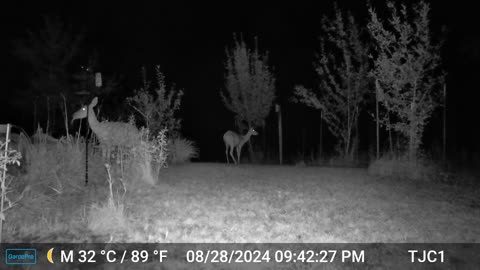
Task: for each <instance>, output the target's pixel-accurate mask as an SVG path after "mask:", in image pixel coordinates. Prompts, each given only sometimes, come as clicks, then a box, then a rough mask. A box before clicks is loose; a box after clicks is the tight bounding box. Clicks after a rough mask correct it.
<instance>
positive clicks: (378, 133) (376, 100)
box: [375, 80, 380, 159]
mask: <svg viewBox="0 0 480 270" xmlns="http://www.w3.org/2000/svg"><path fill="white" fill-rule="evenodd" d="M379 88H380V84H379V83H378V80H375V117H376V133H377V136H376V137H377V138H376V139H377V159H379V158H380V126H379V116H378V91H379V90H380V89H379Z"/></svg>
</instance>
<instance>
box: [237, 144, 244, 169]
mask: <svg viewBox="0 0 480 270" xmlns="http://www.w3.org/2000/svg"><path fill="white" fill-rule="evenodd" d="M242 146H243V145H239V146H237V160H238V163H239V164H240V156H241V154H242Z"/></svg>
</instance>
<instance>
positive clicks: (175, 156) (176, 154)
mask: <svg viewBox="0 0 480 270" xmlns="http://www.w3.org/2000/svg"><path fill="white" fill-rule="evenodd" d="M168 150H169V153H170V158H169V161H170V162H171V163H183V162H188V161H190V159H192V158H196V157H198V148H197V147H196V146H195V143H194V142H193V141H189V140H187V139H185V138H181V137H177V138H175V139H173V140H169V142H168Z"/></svg>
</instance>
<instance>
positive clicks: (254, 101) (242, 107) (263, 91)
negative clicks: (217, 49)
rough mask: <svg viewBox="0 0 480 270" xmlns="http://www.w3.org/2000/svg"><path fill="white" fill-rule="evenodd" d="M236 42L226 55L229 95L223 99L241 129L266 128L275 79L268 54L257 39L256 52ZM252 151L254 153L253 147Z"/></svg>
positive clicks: (227, 93) (242, 42) (239, 41)
mask: <svg viewBox="0 0 480 270" xmlns="http://www.w3.org/2000/svg"><path fill="white" fill-rule="evenodd" d="M234 41H235V47H234V48H232V49H231V50H228V49H227V52H226V55H227V60H226V63H225V68H226V71H227V73H226V75H225V89H226V91H225V93H223V92H220V95H221V96H222V100H223V103H224V104H225V106H226V107H227V108H228V109H229V110H230V111H231V112H233V113H234V114H235V119H236V122H237V123H239V124H240V125H241V126H243V127H248V128H251V127H254V126H263V125H264V122H265V118H266V117H267V116H268V114H269V113H270V110H271V108H272V105H273V101H274V99H275V77H274V75H273V72H272V71H271V69H270V68H269V65H268V56H267V53H266V54H261V53H260V52H259V50H258V46H257V44H256V43H257V42H256V39H255V49H254V50H250V49H248V48H247V46H246V44H245V42H244V41H243V40H238V39H237V38H236V37H234ZM249 145H250V144H249ZM249 149H250V153H251V152H252V148H251V145H250V148H249Z"/></svg>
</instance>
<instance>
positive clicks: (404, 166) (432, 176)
mask: <svg viewBox="0 0 480 270" xmlns="http://www.w3.org/2000/svg"><path fill="white" fill-rule="evenodd" d="M368 173H369V174H370V175H374V176H381V177H394V178H399V179H411V180H423V181H438V180H441V179H440V178H441V176H442V169H441V167H440V166H439V165H438V164H436V163H435V162H433V161H432V160H430V159H428V158H425V157H418V158H417V159H416V160H409V159H408V157H407V155H402V156H390V155H385V156H383V157H381V158H380V159H378V160H375V161H373V162H372V163H370V166H369V167H368Z"/></svg>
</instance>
